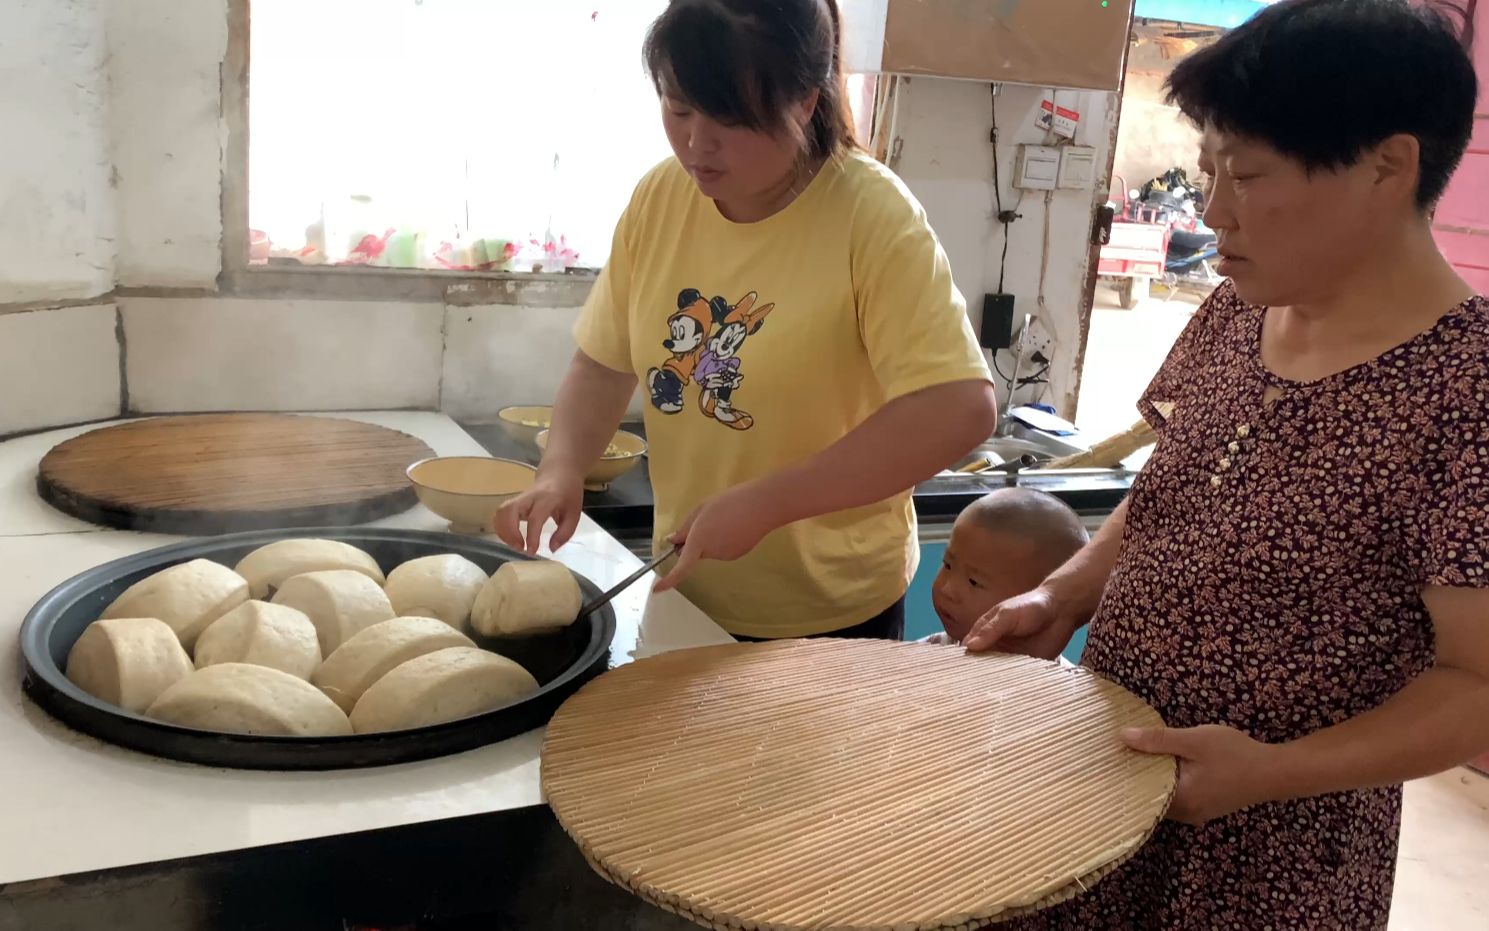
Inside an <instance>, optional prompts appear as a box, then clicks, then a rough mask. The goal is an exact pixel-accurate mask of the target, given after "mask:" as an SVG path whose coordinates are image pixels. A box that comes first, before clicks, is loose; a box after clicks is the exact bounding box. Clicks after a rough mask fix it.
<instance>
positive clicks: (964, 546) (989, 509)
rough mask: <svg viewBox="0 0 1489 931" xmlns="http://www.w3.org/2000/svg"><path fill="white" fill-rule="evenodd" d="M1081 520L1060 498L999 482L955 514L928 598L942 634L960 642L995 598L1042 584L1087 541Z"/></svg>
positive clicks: (1001, 598)
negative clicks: (992, 490) (987, 493)
mask: <svg viewBox="0 0 1489 931" xmlns="http://www.w3.org/2000/svg"><path fill="white" fill-rule="evenodd" d="M1088 539H1089V538H1088V536H1087V534H1086V530H1085V528H1084V527H1083V526H1082V525H1081V521H1080V518H1079V517H1078V516H1076V513H1075V511H1073V510H1071V509H1070V507H1069V506H1068V505H1066V504H1065V503H1064V502H1063V501H1061V500H1060V499H1058V498H1056V497H1054V496H1052V495H1047V494H1045V493H1044V492H1042V491H1035V490H1033V489H1030V488H1003V489H999V490H998V491H995V492H993V493H992V494H989V495H985V496H983V497H982V498H980V499H978V500H977V501H975V502H973V503H972V504H971V505H970V506H968V507H967V509H966V510H964V511H962V513H961V514H960V515H959V516H958V517H957V519H956V524H955V525H954V526H953V527H952V530H951V542H950V543H949V544H947V547H946V557H945V559H944V560H943V561H942V564H941V571H940V572H939V573H937V575H936V582H935V585H934V587H933V589H932V602H933V604H934V605H935V608H936V614H937V615H939V616H940V618H941V624H942V626H943V627H945V628H946V632H947V633H948V634H950V635H951V637H952V638H953V639H955V640H958V641H960V640H961V639H962V638H963V637H965V636H966V635H967V633H968V631H970V630H971V629H972V625H973V624H975V623H976V622H977V619H978V618H980V617H982V616H983V615H984V614H986V613H987V612H989V611H991V610H992V609H993V608H994V607H995V606H996V605H997V604H998V603H999V602H1001V601H1005V600H1007V599H1009V598H1012V597H1013V596H1015V595H1021V594H1023V593H1024V592H1027V591H1029V590H1030V589H1032V588H1035V587H1036V586H1038V585H1039V583H1040V582H1043V581H1044V579H1045V576H1047V575H1049V574H1050V573H1051V572H1053V571H1055V569H1057V568H1059V567H1060V565H1061V564H1063V563H1064V562H1065V561H1066V560H1067V559H1069V558H1070V557H1071V556H1073V555H1075V552H1076V551H1077V550H1079V549H1080V548H1081V547H1082V546H1085V545H1086V541H1087V540H1088Z"/></svg>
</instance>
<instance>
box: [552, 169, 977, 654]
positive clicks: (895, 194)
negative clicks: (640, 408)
mask: <svg viewBox="0 0 1489 931" xmlns="http://www.w3.org/2000/svg"><path fill="white" fill-rule="evenodd" d="M575 336H576V338H577V340H578V343H579V348H580V349H581V350H582V351H583V352H584V353H585V354H586V355H588V356H589V357H590V358H592V359H594V360H595V361H597V362H599V363H600V364H602V365H605V366H607V367H609V368H612V369H615V370H617V371H623V372H635V373H636V375H637V376H638V377H639V378H640V380H641V390H642V393H643V395H645V398H646V403H645V407H646V429H647V434H648V438H649V441H650V461H651V479H652V487H653V493H654V495H655V498H656V518H655V533H654V540H655V541H656V542H657V543H660V541H662V540H664V539H665V538H666V537H667V536H668V535H670V534H671V533H672V532H673V531H675V530H676V529H677V528H678V526H680V524H681V523H682V521H684V520H686V519H687V516H688V515H689V514H690V513H692V511H693V510H694V508H696V507H697V506H698V505H699V504H701V503H702V502H704V501H706V500H707V499H709V498H711V497H713V496H714V495H716V494H718V493H719V492H722V491H724V490H726V489H728V488H730V487H733V486H735V485H738V484H741V483H743V482H747V481H750V480H752V479H755V478H758V477H760V476H763V475H767V474H770V473H772V472H774V471H776V470H778V469H781V468H783V467H785V466H788V465H792V464H796V463H799V462H801V461H802V460H805V459H807V458H810V457H811V456H813V455H815V454H816V453H818V452H821V451H822V450H823V449H825V448H826V447H828V446H830V445H832V444H833V443H834V442H836V441H837V440H839V439H841V438H842V437H843V435H844V434H846V433H848V432H849V431H850V430H852V429H853V428H854V427H857V426H858V425H859V424H861V423H862V422H863V421H864V420H865V419H867V418H868V417H869V416H870V415H872V414H873V413H874V412H875V411H877V410H878V409H879V408H880V407H882V406H883V405H884V404H885V403H886V402H888V401H891V400H893V399H895V398H898V397H901V396H903V395H907V394H911V393H913V392H915V391H920V390H922V389H925V388H929V387H932V386H935V385H941V384H946V383H948V382H954V381H963V380H984V379H988V378H989V377H990V376H989V374H988V369H987V365H986V363H985V361H984V359H983V356H982V351H981V350H980V349H979V348H978V346H977V342H976V340H975V339H974V338H973V335H972V328H971V326H970V324H969V322H968V320H967V314H966V305H965V303H964V302H963V300H962V297H961V295H960V294H959V293H958V292H957V289H956V286H955V285H954V284H953V283H952V279H951V268H950V266H949V265H948V264H947V260H946V254H945V253H944V252H943V251H942V250H941V246H940V244H939V243H938V242H937V240H936V236H935V233H933V232H932V231H931V228H930V225H929V224H928V223H927V222H926V217H925V212H924V211H923V210H922V209H921V207H920V205H919V204H918V203H916V201H915V199H914V198H913V197H912V196H911V195H910V192H909V191H908V190H906V188H905V186H904V185H903V184H902V183H901V182H900V181H899V179H898V178H896V177H895V176H894V175H893V174H891V173H890V172H889V170H888V169H886V168H884V167H882V166H881V165H880V164H879V163H878V162H876V161H874V160H873V159H872V158H870V157H868V156H867V155H863V154H861V153H857V152H853V153H846V154H843V155H840V156H837V157H835V158H833V159H831V160H829V161H828V162H827V163H826V164H825V165H824V166H823V167H822V169H821V170H820V171H818V173H817V174H816V176H815V177H814V178H813V179H812V181H811V183H810V184H809V185H808V186H807V189H806V190H805V191H803V192H802V193H801V195H800V196H798V197H797V198H796V200H794V201H793V202H792V203H791V204H789V205H788V206H787V207H786V208H785V209H783V210H781V211H780V212H779V213H776V214H775V215H773V216H771V217H768V218H766V219H764V220H761V221H759V222H757V223H733V222H731V221H729V220H727V219H725V218H724V217H723V215H721V214H720V213H719V211H718V208H717V207H716V206H715V205H714V203H713V201H712V200H710V199H708V198H706V197H704V196H703V195H702V194H701V193H700V192H699V191H698V189H697V187H696V186H695V185H694V184H693V181H692V179H691V178H689V177H688V175H687V173H686V172H685V171H684V170H683V169H682V167H681V166H680V165H679V164H678V163H677V162H676V160H674V159H668V160H667V161H666V162H665V163H663V164H662V165H660V166H658V167H657V168H656V169H654V170H653V171H652V172H651V173H650V174H648V175H647V176H646V177H645V178H644V179H643V180H642V181H641V183H640V185H638V186H637V189H636V192H635V194H634V196H633V197H632V199H631V202H630V205H629V206H628V207H627V208H626V211H625V214H624V215H623V216H622V217H621V220H620V224H619V226H618V227H617V229H616V232H615V242H614V247H613V251H612V252H611V255H610V262H609V264H608V265H607V266H606V268H605V270H604V272H603V273H602V274H601V275H600V278H599V281H598V283H597V284H596V285H595V288H594V291H593V293H592V294H591V295H590V298H589V301H588V303H587V304H586V306H585V308H584V313H583V314H582V316H581V317H580V320H579V323H578V325H577V327H576V328H575ZM956 415H957V414H956V411H947V412H946V416H947V417H948V418H953V417H955V416H956ZM862 468H865V469H872V468H874V463H873V462H864V463H862ZM917 555H918V550H917V547H916V539H915V514H914V510H913V508H912V506H911V501H910V493H909V492H908V491H907V492H905V493H904V494H900V495H896V496H895V497H893V498H890V499H888V500H885V501H881V502H879V503H877V504H872V505H869V506H867V507H861V508H855V509H852V510H849V511H844V512H841V513H836V514H827V515H824V516H822V517H817V518H812V519H810V520H804V521H800V522H798V523H795V524H792V525H790V526H787V527H784V528H782V529H780V530H777V531H776V532H774V533H771V534H769V535H768V536H766V538H765V539H764V540H762V541H761V542H760V545H759V546H758V547H756V548H755V550H754V551H752V552H751V553H749V554H748V555H746V556H745V557H744V558H742V559H739V560H735V561H733V562H713V561H705V562H703V563H701V564H700V565H699V566H698V568H697V570H696V571H695V572H694V573H693V574H692V575H691V576H690V577H689V578H688V579H687V581H686V582H685V583H684V585H683V587H682V592H683V594H685V595H686V596H687V597H688V598H689V599H690V600H691V601H692V602H693V603H694V604H696V605H697V606H698V607H699V608H700V609H702V610H703V611H704V612H705V613H706V614H708V615H709V616H710V617H712V618H713V619H714V620H715V621H716V622H717V623H718V624H720V625H721V626H722V627H723V628H724V629H725V630H728V631H730V632H731V633H737V634H743V635H745V636H751V637H799V636H808V635H811V634H819V633H825V632H827V631H832V630H838V629H841V628H844V627H850V626H852V625H854V624H858V623H861V622H863V621H866V620H868V619H870V618H871V617H873V616H875V615H877V614H878V613H880V612H881V611H883V610H885V609H886V608H888V607H889V606H890V605H892V604H893V603H894V602H895V601H896V600H897V599H898V598H899V597H900V596H902V595H903V594H904V593H905V589H906V586H907V585H908V584H909V581H910V578H911V576H912V575H913V574H914V571H915V567H916V562H917Z"/></svg>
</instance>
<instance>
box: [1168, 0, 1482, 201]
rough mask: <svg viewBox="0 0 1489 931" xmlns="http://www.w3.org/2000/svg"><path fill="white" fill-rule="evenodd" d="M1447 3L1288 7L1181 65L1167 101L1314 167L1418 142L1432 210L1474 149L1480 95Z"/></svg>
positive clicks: (1305, 0)
mask: <svg viewBox="0 0 1489 931" xmlns="http://www.w3.org/2000/svg"><path fill="white" fill-rule="evenodd" d="M1441 6H1442V5H1441V4H1439V5H1438V7H1437V8H1428V7H1414V6H1412V5H1410V4H1408V3H1407V2H1406V0H1285V2H1282V3H1278V4H1275V5H1273V6H1270V7H1268V8H1267V9H1265V10H1263V11H1261V12H1260V13H1258V14H1256V15H1255V16H1254V17H1252V18H1251V19H1250V20H1248V21H1247V22H1246V23H1245V24H1243V25H1241V26H1239V27H1237V28H1236V29H1234V30H1233V31H1231V32H1230V33H1229V34H1227V35H1226V36H1224V37H1223V38H1221V39H1220V41H1218V42H1216V43H1215V44H1214V45H1212V46H1210V47H1209V48H1206V49H1202V50H1201V51H1198V52H1195V53H1194V54H1193V55H1191V56H1190V57H1189V58H1187V59H1185V60H1184V61H1182V62H1180V63H1179V65H1178V67H1176V68H1175V69H1174V72H1173V74H1172V75H1171V76H1170V77H1169V79H1168V90H1169V100H1170V101H1171V102H1172V103H1175V104H1177V105H1178V107H1179V109H1180V110H1182V111H1183V112H1184V113H1185V115H1187V116H1188V117H1190V118H1191V119H1193V120H1194V121H1195V122H1197V123H1200V124H1201V125H1204V124H1209V125H1212V126H1214V127H1215V128H1217V129H1219V130H1221V131H1222V132H1227V133H1235V134H1236V135H1240V136H1245V137H1249V138H1252V139H1255V140H1258V141H1260V142H1264V143H1266V144H1268V145H1271V146H1272V147H1273V148H1275V149H1277V150H1278V151H1279V152H1281V153H1282V154H1284V155H1286V156H1289V157H1290V158H1293V159H1296V160H1297V161H1299V162H1301V163H1302V164H1303V166H1304V167H1306V168H1308V169H1309V170H1320V169H1323V170H1334V169H1339V168H1343V167H1346V166H1349V165H1353V164H1355V163H1356V162H1357V161H1358V160H1359V158H1360V157H1361V156H1362V155H1363V154H1364V153H1365V151H1366V150H1367V149H1369V148H1370V147H1371V146H1374V145H1378V144H1380V143H1381V142H1384V141H1385V140H1386V139H1388V138H1390V137H1391V136H1394V135H1397V134H1398V133H1405V134H1408V135H1412V136H1415V137H1416V138H1417V142H1418V144H1419V146H1420V148H1421V170H1420V177H1419V178H1418V181H1417V204H1418V206H1420V207H1421V208H1423V209H1428V208H1430V207H1431V206H1432V205H1433V204H1435V203H1437V200H1438V198H1439V197H1441V196H1442V192H1443V190H1444V189H1445V188H1446V187H1447V184H1448V178H1449V177H1451V176H1452V174H1453V170H1454V169H1455V168H1457V167H1458V162H1459V160H1460V159H1462V158H1463V152H1464V150H1465V149H1467V148H1468V142H1469V137H1470V136H1471V135H1472V133H1473V112H1474V101H1475V100H1476V99H1477V96H1478V83H1477V81H1476V80H1475V78H1474V70H1473V62H1472V61H1471V60H1470V59H1469V56H1468V53H1467V52H1466V51H1465V49H1464V47H1463V44H1462V42H1461V40H1460V37H1459V35H1458V33H1457V32H1456V31H1455V30H1454V28H1453V26H1452V24H1451V23H1450V22H1449V20H1448V18H1447V16H1446V15H1445V14H1444V12H1443V11H1442V9H1441ZM1459 12H1460V14H1461V13H1462V11H1461V10H1460V11H1459Z"/></svg>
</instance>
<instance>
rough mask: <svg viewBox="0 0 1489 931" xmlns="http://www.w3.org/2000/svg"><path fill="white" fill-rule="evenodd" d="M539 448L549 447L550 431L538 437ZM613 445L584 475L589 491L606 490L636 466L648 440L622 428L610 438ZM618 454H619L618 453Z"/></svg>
mask: <svg viewBox="0 0 1489 931" xmlns="http://www.w3.org/2000/svg"><path fill="white" fill-rule="evenodd" d="M537 443H538V449H547V448H548V431H547V430H544V431H543V432H542V433H539V434H538V437H537ZM610 446H611V447H612V448H611V449H610V450H609V452H610V455H607V456H606V457H605V458H604V459H601V460H600V461H599V462H597V463H595V464H594V465H593V466H592V467H591V468H590V470H589V474H587V475H585V476H584V487H585V488H586V489H587V490H589V491H604V490H605V489H607V488H609V487H610V483H611V482H613V481H615V480H616V479H618V478H620V477H621V476H622V475H625V474H626V473H627V472H629V471H631V470H632V469H634V468H636V464H637V463H639V462H640V461H641V457H642V456H644V455H645V454H646V441H645V440H643V439H642V438H641V437H639V436H637V435H636V434H634V433H627V432H626V431H624V430H621V431H619V432H617V433H616V434H615V436H613V437H611V439H610ZM617 454H618V455H617Z"/></svg>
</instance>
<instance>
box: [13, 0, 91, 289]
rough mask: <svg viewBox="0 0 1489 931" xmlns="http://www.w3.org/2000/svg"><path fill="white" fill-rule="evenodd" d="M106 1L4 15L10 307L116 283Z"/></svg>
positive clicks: (42, 4) (22, 4) (27, 0)
mask: <svg viewBox="0 0 1489 931" xmlns="http://www.w3.org/2000/svg"><path fill="white" fill-rule="evenodd" d="M101 2H102V0H73V2H67V3H64V2H61V0H10V2H7V3H6V4H5V5H4V8H3V13H0V87H3V88H4V92H3V93H0V304H15V303H25V302H29V301H49V300H69V299H80V298H89V297H96V296H98V295H101V294H105V293H107V292H108V291H109V290H111V289H112V288H113V287H114V260H113V256H114V243H113V240H114V203H113V202H114V197H113V191H112V190H111V189H110V187H109V168H110V162H111V160H110V158H109V151H108V150H109V145H108V97H107V86H108V82H107V79H106V76H105V74H104V60H105V56H106V50H105V44H104V29H103V16H102V10H101Z"/></svg>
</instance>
